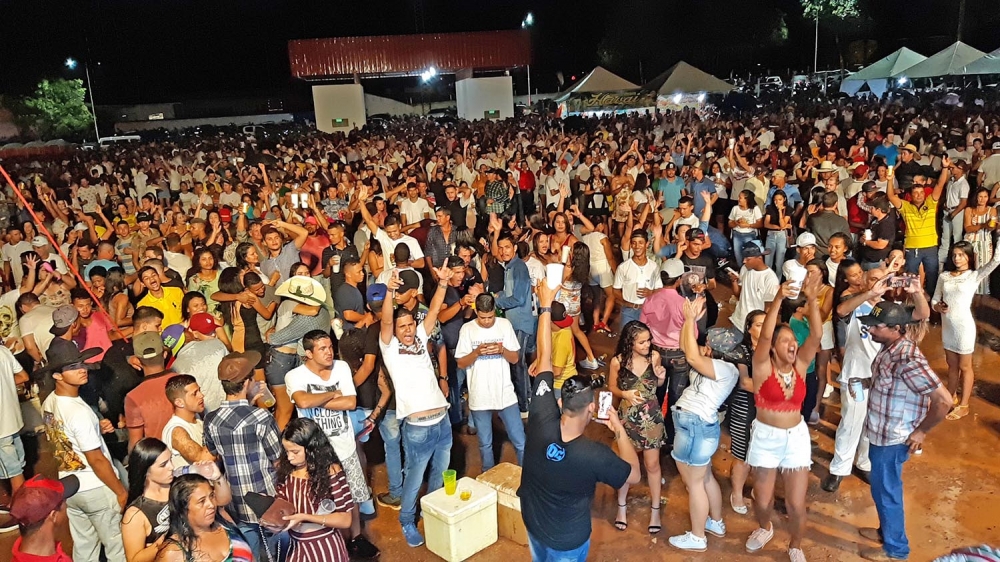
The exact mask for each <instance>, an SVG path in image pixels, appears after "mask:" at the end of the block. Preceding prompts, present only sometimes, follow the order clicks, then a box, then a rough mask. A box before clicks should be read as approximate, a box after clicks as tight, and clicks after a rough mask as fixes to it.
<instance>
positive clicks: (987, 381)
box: [0, 301, 1000, 562]
mask: <svg viewBox="0 0 1000 562" xmlns="http://www.w3.org/2000/svg"><path fill="white" fill-rule="evenodd" d="M723 302H724V301H723ZM720 316H721V317H723V318H725V317H727V316H728V314H725V313H724V314H720ZM940 341H941V340H940V331H939V330H938V329H936V328H935V329H933V330H932V331H931V333H930V335H929V336H928V337H927V338H926V340H925V343H924V345H923V346H922V347H923V350H924V353H925V354H926V355H927V357H928V359H929V360H930V362H931V366H932V367H933V368H934V370H935V371H936V372H937V373H938V374H939V376H946V374H947V367H946V365H945V360H944V352H943V351H942V349H941V346H940ZM592 342H593V344H594V348H595V350H596V351H597V353H598V354H599V355H600V354H602V353H608V354H610V353H611V351H612V348H613V346H614V345H615V342H614V340H609V339H608V338H607V337H605V336H601V335H595V336H593V338H592ZM974 365H975V371H976V389H975V393H974V396H973V400H972V413H971V414H970V415H969V416H967V417H966V418H965V419H962V420H959V421H944V422H942V424H941V425H940V426H938V427H937V428H935V430H934V431H932V432H931V433H930V435H929V436H928V442H927V445H926V446H925V447H924V453H923V454H922V455H920V456H914V457H912V458H911V460H910V461H909V462H908V463H907V464H906V466H905V468H904V476H903V480H904V489H905V505H906V517H907V522H906V527H907V532H908V535H909V538H910V546H911V549H912V555H911V558H910V559H911V560H915V561H927V560H933V559H934V558H935V557H937V556H939V555H941V554H944V553H946V552H948V551H950V550H951V549H953V548H957V547H960V546H968V545H976V544H984V543H988V544H993V545H998V544H1000V463H998V462H997V454H998V452H1000V357H998V355H997V354H996V353H995V352H993V351H992V350H990V349H989V348H986V347H982V346H980V347H978V348H977V351H976V355H975V358H974ZM826 404H827V407H826V412H825V415H824V417H823V420H822V422H821V423H820V425H819V426H818V427H815V428H813V429H812V430H811V434H812V441H813V463H814V464H813V467H812V474H811V477H810V482H809V496H808V499H809V523H808V531H807V532H806V537H805V540H804V543H803V549H804V551H805V553H806V556H807V558H808V559H809V560H814V561H815V560H837V561H853V560H861V558H860V556H859V555H858V552H859V549H860V548H861V547H863V546H874V545H871V544H869V543H868V542H867V541H865V539H862V538H861V537H860V536H858V534H857V528H858V527H860V526H877V523H878V519H877V516H876V513H875V507H874V504H873V502H872V499H871V495H870V492H869V489H868V486H867V485H866V484H864V483H863V482H862V481H860V480H859V479H858V478H857V477H854V476H851V477H848V478H847V479H845V480H844V482H843V483H842V485H841V487H840V491H839V492H838V493H837V494H829V493H827V492H824V491H823V490H822V489H821V488H820V482H821V480H822V479H823V478H824V477H825V476H826V475H827V467H828V466H829V462H830V459H831V456H832V451H833V437H834V433H835V431H836V427H837V423H838V421H839V419H840V401H839V395H838V394H836V393H835V394H834V395H833V396H832V399H831V400H827V401H826ZM501 428H502V425H500V424H499V423H498V427H497V430H496V431H495V433H494V441H495V442H496V441H499V440H500V439H502V435H503V430H502V429H501ZM377 433H378V432H376V433H375V435H377ZM724 435H725V434H724ZM587 436H588V437H590V438H592V439H597V440H600V441H602V442H605V443H610V437H611V435H610V432H609V431H608V430H607V429H606V428H604V427H603V426H599V425H597V424H592V425H591V427H590V428H589V429H588V431H587ZM27 445H28V447H29V448H31V447H30V444H27ZM369 445H370V446H369V447H368V450H369V451H370V462H371V463H372V465H373V467H372V472H373V476H372V479H373V480H372V482H373V486H374V488H375V490H376V491H377V492H383V491H385V489H386V474H385V466H384V465H382V464H376V463H378V462H381V456H382V455H381V451H379V449H380V448H381V445H380V443H378V442H376V441H375V440H373V442H372V443H370V444H369ZM35 448H36V449H38V450H39V452H38V455H37V457H34V458H33V459H32V460H37V462H33V463H32V464H33V466H34V467H35V469H36V470H37V471H40V472H42V473H46V474H52V468H53V467H52V461H51V453H50V452H49V451H47V450H46V444H45V443H44V440H43V441H42V442H41V443H40V444H39V445H38V446H37V447H35ZM29 455H31V453H29ZM502 460H503V461H506V462H514V450H513V447H512V446H511V445H510V444H509V443H503V455H502ZM730 464H731V457H730V456H729V453H728V448H727V438H726V437H725V436H724V437H723V443H722V445H721V446H720V450H719V451H718V452H717V453H716V455H715V458H714V459H713V467H714V471H715V475H716V477H717V478H718V479H719V481H720V483H721V485H722V488H723V495H724V496H725V494H728V493H729V489H730V486H729V482H728V475H729V467H730ZM479 465H480V463H479V454H478V444H477V442H476V438H475V437H473V436H467V435H460V434H458V433H456V435H455V447H454V449H453V451H452V468H455V469H456V470H458V472H459V476H460V477H461V476H463V475H465V476H471V477H475V476H477V475H478V474H480V466H479ZM662 467H663V474H664V477H665V478H666V480H667V484H666V485H665V486H664V488H663V493H662V496H663V498H664V499H665V502H666V503H665V508H664V511H663V530H662V531H660V533H659V534H658V535H656V536H650V535H649V534H648V533H647V532H646V525H647V523H648V521H649V506H650V501H649V498H648V495H647V494H648V488H647V487H646V483H645V480H644V481H643V482H642V483H641V484H639V485H637V486H635V487H633V488H632V490H631V492H630V494H629V502H628V504H629V511H628V522H629V528H628V530H627V531H625V532H619V531H617V530H616V529H615V528H614V526H613V525H612V521H613V518H614V515H615V493H614V490H612V489H611V488H609V487H606V486H599V487H598V490H597V494H596V496H595V498H594V503H593V508H592V517H593V520H592V521H593V535H592V541H591V550H590V557H589V560H594V561H608V562H611V561H639V560H649V559H656V560H672V561H687V560H718V559H721V558H722V557H724V558H725V559H728V560H748V561H749V560H787V555H786V553H785V551H786V549H787V544H788V535H787V532H786V530H785V529H786V523H787V520H786V518H785V517H784V516H783V515H781V514H776V515H775V519H774V522H775V528H776V534H775V538H774V540H772V541H771V543H770V544H768V545H767V547H765V549H764V550H763V551H761V552H760V553H757V554H754V555H750V554H747V553H746V552H745V551H744V546H743V545H744V542H745V541H746V538H747V536H748V535H749V533H750V532H751V531H752V530H753V529H754V528H755V523H754V519H753V518H752V516H751V515H743V516H741V515H737V514H736V513H734V512H733V511H732V510H731V509H730V508H729V506H728V505H726V506H725V510H724V519H725V522H726V525H727V528H728V534H727V536H726V537H725V538H721V539H719V538H715V537H711V538H710V539H709V550H708V551H707V552H704V553H686V552H681V551H678V550H675V549H673V548H672V547H670V546H669V544H668V543H667V537H669V536H671V535H675V534H680V533H683V532H684V531H686V530H687V529H688V525H689V523H688V510H687V493H686V491H685V488H684V485H683V483H682V482H681V480H680V478H679V476H678V474H677V469H676V467H675V466H674V463H673V461H672V460H671V459H670V456H669V454H667V453H664V455H663V462H662ZM751 478H752V476H751ZM779 488H780V487H779ZM747 493H748V494H749V491H748V492H747ZM3 499H6V498H0V500H3ZM751 513H752V512H751ZM397 517H398V512H395V511H391V510H387V509H380V510H379V513H378V517H377V518H376V519H375V520H374V521H372V522H371V523H370V524H369V534H370V536H371V539H372V541H373V542H374V543H375V544H376V545H378V546H379V548H381V549H382V560H391V561H396V560H406V561H407V562H422V561H432V560H440V558H438V557H437V556H435V555H434V554H432V553H431V552H430V551H428V550H427V549H426V548H425V547H420V548H416V549H412V548H409V547H408V546H407V545H406V542H405V541H404V540H403V537H402V535H401V533H400V530H399V523H398V519H397ZM64 534H65V539H64V548H65V549H66V551H67V552H70V544H71V543H70V539H69V532H68V530H64ZM16 537H17V533H7V534H4V535H0V561H7V560H9V559H10V554H9V553H10V551H11V545H12V544H13V541H14V539H15V538H16ZM529 557H530V555H529V553H528V549H527V547H522V546H519V545H517V544H515V543H513V542H510V541H507V540H505V539H500V541H499V542H497V543H496V544H494V545H492V546H490V547H488V548H486V549H485V550H483V551H482V552H480V553H478V554H476V555H475V556H473V557H472V558H470V560H473V561H477V562H511V561H514V560H528V559H529ZM77 562H87V561H77Z"/></svg>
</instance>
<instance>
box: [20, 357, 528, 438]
mask: <svg viewBox="0 0 1000 562" xmlns="http://www.w3.org/2000/svg"><path fill="white" fill-rule="evenodd" d="M514 343H515V344H516V343H517V341H515V342H514ZM22 371H24V368H23V367H21V364H20V363H18V362H17V359H14V354H13V353H11V352H10V350H9V349H7V348H6V347H3V346H0V437H7V436H10V435H14V434H16V433H18V432H19V431H21V428H22V427H24V420H23V419H22V418H21V406H20V404H18V401H17V385H16V384H14V375H16V374H18V373H20V372H22ZM507 378H508V379H509V378H510V377H507Z"/></svg>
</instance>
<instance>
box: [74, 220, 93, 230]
mask: <svg viewBox="0 0 1000 562" xmlns="http://www.w3.org/2000/svg"><path fill="white" fill-rule="evenodd" d="M73 230H78V231H80V232H87V230H89V227H87V224H86V223H82V222H78V223H76V226H74V227H73Z"/></svg>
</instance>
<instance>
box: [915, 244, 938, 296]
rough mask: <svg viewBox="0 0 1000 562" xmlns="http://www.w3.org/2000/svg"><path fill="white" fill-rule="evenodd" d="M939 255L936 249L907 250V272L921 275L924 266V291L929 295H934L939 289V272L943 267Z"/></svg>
mask: <svg viewBox="0 0 1000 562" xmlns="http://www.w3.org/2000/svg"><path fill="white" fill-rule="evenodd" d="M937 253H938V249H937V248H936V247H935V248H916V249H914V248H907V249H906V271H907V272H908V273H920V266H921V265H923V266H924V290H925V291H927V294H929V295H933V294H934V290H935V289H937V280H938V271H939V268H940V267H941V264H940V263H939V262H938V256H937Z"/></svg>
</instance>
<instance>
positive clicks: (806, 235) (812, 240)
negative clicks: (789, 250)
mask: <svg viewBox="0 0 1000 562" xmlns="http://www.w3.org/2000/svg"><path fill="white" fill-rule="evenodd" d="M815 245H816V236H814V235H813V233H812V232H803V233H802V234H799V236H798V238H796V239H795V244H794V245H793V246H792V247H793V248H799V247H802V246H815Z"/></svg>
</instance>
